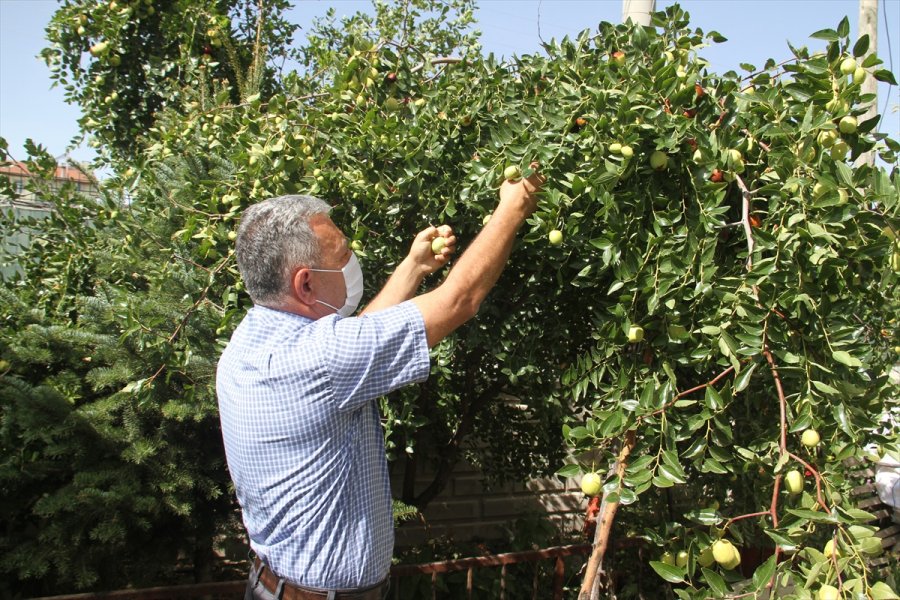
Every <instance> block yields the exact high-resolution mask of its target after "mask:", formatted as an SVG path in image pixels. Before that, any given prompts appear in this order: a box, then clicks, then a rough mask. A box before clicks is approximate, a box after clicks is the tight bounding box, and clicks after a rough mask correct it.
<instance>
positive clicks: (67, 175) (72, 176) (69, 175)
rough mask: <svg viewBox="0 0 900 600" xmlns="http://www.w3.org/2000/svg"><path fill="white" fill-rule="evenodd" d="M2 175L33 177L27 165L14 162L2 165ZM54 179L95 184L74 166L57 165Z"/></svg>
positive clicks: (0, 167) (0, 169) (0, 170)
mask: <svg viewBox="0 0 900 600" xmlns="http://www.w3.org/2000/svg"><path fill="white" fill-rule="evenodd" d="M0 174H3V175H18V176H20V177H31V172H30V171H29V170H28V167H27V166H26V165H25V163H22V162H19V161H13V162H11V163H9V164H6V165H0ZM54 178H55V179H57V180H62V181H73V182H75V183H94V181H95V180H94V179H92V178H91V177H89V176H88V175H87V174H86V173H85V172H84V171H82V170H81V169H80V168H78V167H76V166H74V165H56V173H55V174H54Z"/></svg>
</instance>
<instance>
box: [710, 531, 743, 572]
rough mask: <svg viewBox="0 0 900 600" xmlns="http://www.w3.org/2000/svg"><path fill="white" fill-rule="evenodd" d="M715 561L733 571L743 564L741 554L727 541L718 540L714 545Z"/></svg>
mask: <svg viewBox="0 0 900 600" xmlns="http://www.w3.org/2000/svg"><path fill="white" fill-rule="evenodd" d="M712 555H713V559H715V561H716V562H717V563H719V564H720V565H722V566H723V567H724V568H726V569H729V570H730V569H733V568H735V567H736V566H738V565H739V564H741V553H740V552H738V549H737V548H735V547H734V544H732V543H731V542H730V541H728V540H726V539H721V540H716V542H715V543H714V544H713V545H712Z"/></svg>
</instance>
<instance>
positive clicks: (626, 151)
mask: <svg viewBox="0 0 900 600" xmlns="http://www.w3.org/2000/svg"><path fill="white" fill-rule="evenodd" d="M622 156H624V157H625V158H631V157H632V156H634V149H633V148H632V147H631V146H622Z"/></svg>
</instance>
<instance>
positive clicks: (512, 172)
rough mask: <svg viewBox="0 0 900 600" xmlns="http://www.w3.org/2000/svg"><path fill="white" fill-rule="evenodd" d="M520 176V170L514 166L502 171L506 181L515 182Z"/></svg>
mask: <svg viewBox="0 0 900 600" xmlns="http://www.w3.org/2000/svg"><path fill="white" fill-rule="evenodd" d="M521 176H522V170H521V169H519V167H517V166H516V165H510V166H508V167H506V169H504V170H503V177H504V178H506V179H507V180H508V181H515V180H516V179H519V178H520V177H521Z"/></svg>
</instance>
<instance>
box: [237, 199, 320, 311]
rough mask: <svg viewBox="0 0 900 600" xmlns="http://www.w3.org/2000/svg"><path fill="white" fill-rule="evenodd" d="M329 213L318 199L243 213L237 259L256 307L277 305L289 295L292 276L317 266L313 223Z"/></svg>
mask: <svg viewBox="0 0 900 600" xmlns="http://www.w3.org/2000/svg"><path fill="white" fill-rule="evenodd" d="M330 210H331V206H329V205H328V203H327V202H325V201H324V200H321V199H319V198H316V197H314V196H278V197H277V198H269V199H268V200H264V201H262V202H259V203H257V204H254V205H253V206H250V207H249V208H247V209H246V210H245V211H244V214H243V217H241V225H240V227H238V234H237V241H236V243H235V255H236V256H237V264H238V269H240V271H241V277H243V279H244V286H245V287H246V288H247V293H249V294H250V298H251V299H252V300H253V303H254V304H261V305H266V304H277V303H278V302H279V301H280V300H281V299H283V298H284V297H286V295H287V294H288V292H289V286H290V282H289V281H288V277H289V276H290V273H291V270H292V269H294V268H295V267H297V266H310V267H311V266H313V265H315V264H317V263H318V262H319V259H320V250H319V240H318V238H317V237H316V234H315V233H314V232H313V230H312V228H311V227H310V226H309V219H310V217H312V216H314V215H327V214H328V212H329V211H330Z"/></svg>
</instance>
